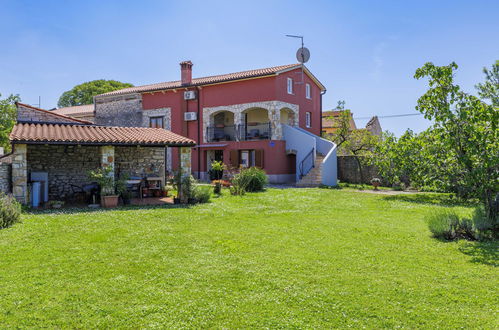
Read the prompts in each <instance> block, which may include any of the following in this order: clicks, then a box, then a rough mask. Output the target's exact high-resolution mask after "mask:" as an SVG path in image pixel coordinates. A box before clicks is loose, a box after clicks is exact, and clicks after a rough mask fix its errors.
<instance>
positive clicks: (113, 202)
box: [101, 195, 119, 208]
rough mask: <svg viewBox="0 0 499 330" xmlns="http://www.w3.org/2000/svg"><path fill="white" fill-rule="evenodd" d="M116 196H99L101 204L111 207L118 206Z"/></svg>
mask: <svg viewBox="0 0 499 330" xmlns="http://www.w3.org/2000/svg"><path fill="white" fill-rule="evenodd" d="M118 197H119V196H114V195H111V196H101V204H102V206H103V207H105V208H112V207H116V206H118Z"/></svg>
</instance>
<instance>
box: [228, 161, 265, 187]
mask: <svg viewBox="0 0 499 330" xmlns="http://www.w3.org/2000/svg"><path fill="white" fill-rule="evenodd" d="M236 177H237V179H238V180H239V181H240V182H241V183H242V184H243V186H244V187H245V188H244V190H245V191H248V192H256V191H263V190H265V186H266V185H267V184H268V178H267V175H266V174H265V171H264V170H262V169H260V168H258V167H250V168H247V169H243V170H241V172H240V173H239V174H237V175H236ZM236 177H234V179H236Z"/></svg>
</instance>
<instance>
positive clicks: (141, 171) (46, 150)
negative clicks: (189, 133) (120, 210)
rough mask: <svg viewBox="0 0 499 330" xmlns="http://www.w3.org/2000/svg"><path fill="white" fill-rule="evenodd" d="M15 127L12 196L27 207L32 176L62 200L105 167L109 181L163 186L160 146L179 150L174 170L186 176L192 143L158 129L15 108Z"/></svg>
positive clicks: (163, 160) (162, 150)
mask: <svg viewBox="0 0 499 330" xmlns="http://www.w3.org/2000/svg"><path fill="white" fill-rule="evenodd" d="M17 107H18V122H17V124H16V125H15V126H14V128H13V130H12V132H11V134H10V141H11V143H12V147H13V152H12V155H11V163H12V172H11V178H12V179H11V180H12V185H11V186H12V193H13V195H14V196H15V198H16V199H17V200H19V201H20V202H22V203H25V204H26V203H28V202H29V184H30V181H31V180H32V174H33V173H43V174H44V175H45V176H46V177H47V178H48V180H47V181H48V182H47V187H46V190H47V192H48V197H49V199H56V200H61V199H67V198H69V197H71V195H72V194H73V193H74V192H75V191H77V190H78V189H79V188H80V187H82V186H83V185H85V184H88V183H89V182H90V179H89V178H88V172H89V171H90V170H95V169H96V168H99V167H107V166H110V167H111V168H112V169H113V172H112V174H111V175H112V176H113V177H114V178H115V179H117V178H119V177H121V176H122V175H127V176H137V177H147V176H151V177H155V178H159V181H161V183H162V184H163V185H164V184H165V181H166V159H167V157H166V150H167V149H166V147H178V148H180V150H181V152H180V153H179V154H180V162H179V164H180V167H181V169H182V172H183V173H189V174H190V173H191V161H190V155H191V150H190V148H191V147H193V146H194V145H195V144H196V143H195V141H193V140H191V139H189V138H186V137H184V136H181V135H178V134H175V133H172V132H171V131H168V130H165V129H161V128H146V127H114V126H97V125H94V124H93V123H91V122H86V121H83V120H77V119H73V118H71V117H67V116H64V115H59V114H53V113H51V112H50V111H46V110H43V109H39V108H35V107H31V106H28V105H24V104H20V103H19V104H17Z"/></svg>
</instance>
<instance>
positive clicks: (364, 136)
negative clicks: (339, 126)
mask: <svg viewBox="0 0 499 330" xmlns="http://www.w3.org/2000/svg"><path fill="white" fill-rule="evenodd" d="M378 140H379V137H378V136H376V135H373V134H372V133H371V132H369V131H368V130H366V129H355V130H351V131H350V133H349V134H348V135H347V136H346V139H345V140H344V141H343V143H342V144H341V148H340V149H338V151H339V153H340V154H342V155H346V156H355V157H354V158H355V161H356V162H357V169H358V170H359V176H360V183H364V175H363V173H362V168H363V167H364V165H366V164H369V163H370V160H371V157H372V154H373V153H372V151H373V150H374V148H375V147H376V144H377V143H378Z"/></svg>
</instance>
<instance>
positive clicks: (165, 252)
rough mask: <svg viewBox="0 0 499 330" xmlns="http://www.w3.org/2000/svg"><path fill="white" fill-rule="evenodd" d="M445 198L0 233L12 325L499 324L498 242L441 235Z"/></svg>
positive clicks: (139, 215) (51, 218)
mask: <svg viewBox="0 0 499 330" xmlns="http://www.w3.org/2000/svg"><path fill="white" fill-rule="evenodd" d="M444 204H445V201H444V198H442V197H441V196H439V195H428V194H422V195H401V196H384V195H376V194H367V193H361V192H357V191H348V190H327V189H285V190H276V189H269V190H268V191H267V192H264V193H258V194H248V195H246V196H243V197H236V196H229V195H228V194H227V193H226V194H225V195H224V196H223V197H221V198H215V199H213V202H212V203H209V204H204V205H197V206H194V207H191V208H156V209H153V208H151V209H130V210H123V209H122V210H115V211H100V212H76V211H75V212H73V213H68V214H61V213H60V214H27V215H24V216H23V222H22V223H18V224H16V225H14V226H13V227H11V228H8V229H4V230H0V283H1V285H0V328H6V327H49V328H53V327H65V328H67V327H70V328H95V327H99V328H103V327H113V328H114V327H127V328H139V327H193V328H194V327H195V328H200V327H202V328H206V327H217V328H220V327H226V328H235V327H272V328H276V327H280V328H282V327H284V328H288V327H303V328H307V327H308V328H323V327H355V328H358V327H368V328H380V327H407V328H421V327H424V328H456V327H465V328H498V327H499V322H498V315H497V311H498V306H499V304H498V303H499V301H498V297H499V292H498V287H499V276H498V275H499V272H498V268H497V266H498V264H499V258H498V254H497V253H498V244H497V243H478V242H467V241H459V242H451V243H446V242H441V241H438V240H435V239H433V238H431V237H430V233H429V231H428V229H427V226H426V224H425V223H424V220H423V217H424V216H425V215H426V214H429V213H431V212H434V211H435V210H437V209H438V208H442V207H452V208H454V209H456V210H457V211H458V212H460V213H462V214H463V215H464V214H469V213H470V212H471V208H469V207H465V206H447V205H444Z"/></svg>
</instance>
